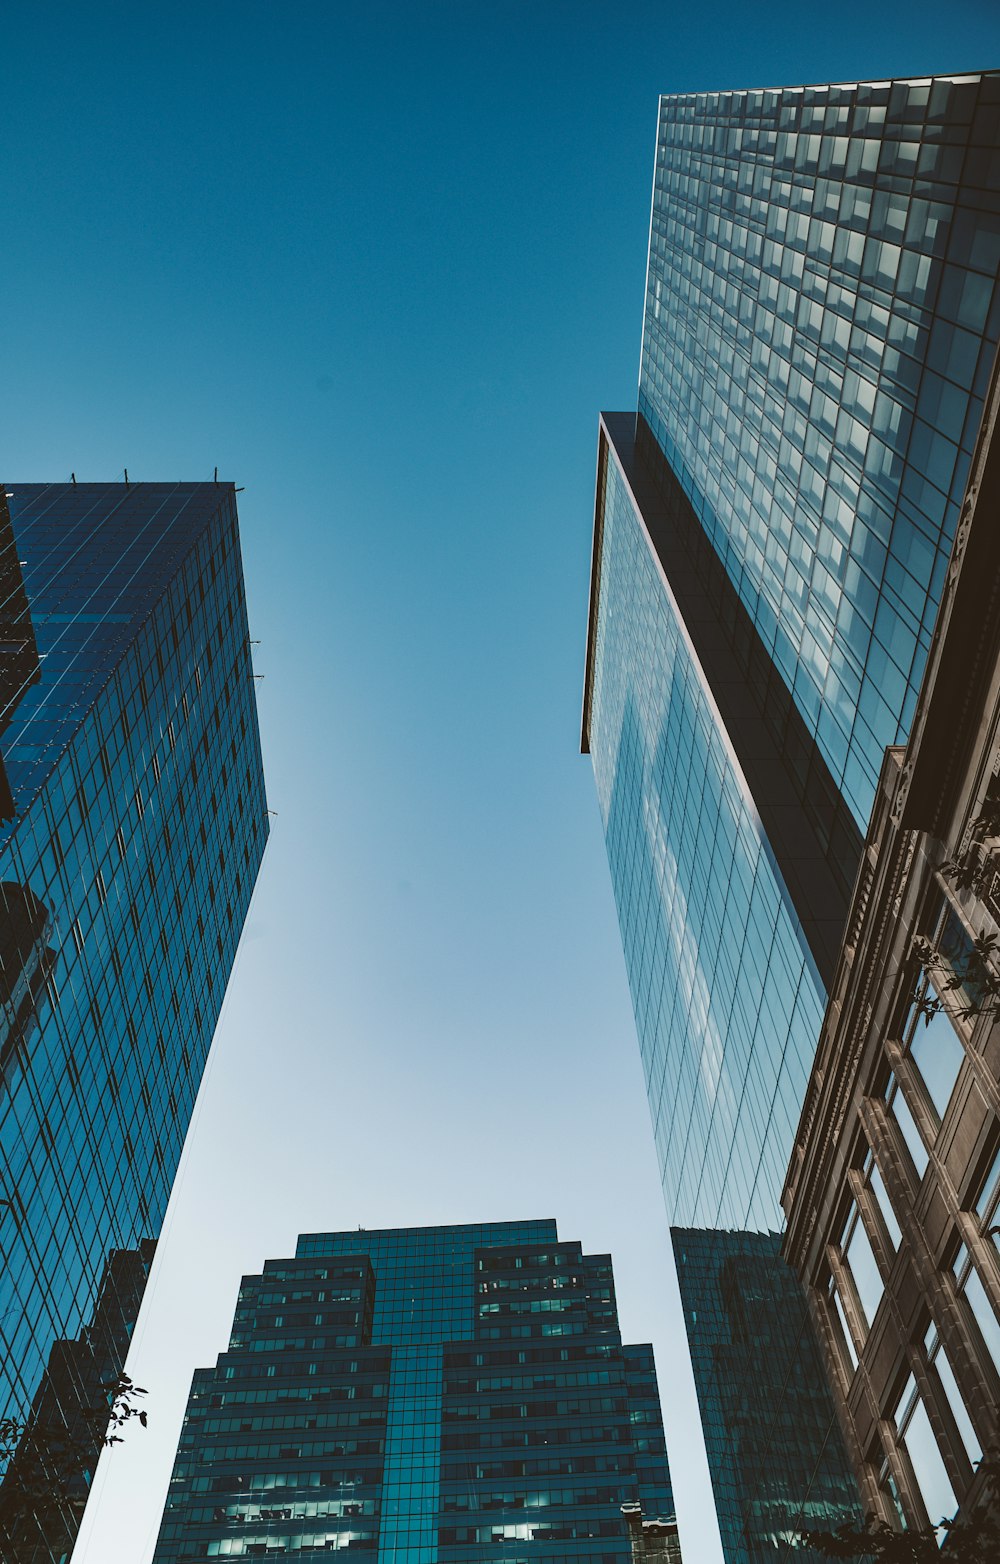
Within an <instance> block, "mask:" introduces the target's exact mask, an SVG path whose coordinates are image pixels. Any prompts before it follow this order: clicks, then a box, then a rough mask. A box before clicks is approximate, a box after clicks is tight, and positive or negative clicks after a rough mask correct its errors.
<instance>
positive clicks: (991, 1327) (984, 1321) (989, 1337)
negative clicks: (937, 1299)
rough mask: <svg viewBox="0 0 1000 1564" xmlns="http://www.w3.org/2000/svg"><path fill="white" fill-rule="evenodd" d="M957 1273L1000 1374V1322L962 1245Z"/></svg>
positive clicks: (959, 1282) (955, 1268) (960, 1286)
mask: <svg viewBox="0 0 1000 1564" xmlns="http://www.w3.org/2000/svg"><path fill="white" fill-rule="evenodd" d="M952 1270H953V1271H954V1273H955V1284H956V1286H957V1287H958V1290H959V1292H960V1293H961V1294H962V1296H963V1298H964V1299H965V1301H966V1303H967V1304H968V1306H969V1309H970V1311H971V1313H972V1317H973V1319H974V1320H975V1322H976V1324H977V1325H978V1327H979V1333H980V1335H981V1336H982V1338H983V1342H984V1343H985V1346H986V1350H987V1352H988V1353H989V1355H990V1357H991V1358H992V1359H993V1364H994V1367H995V1368H996V1370H997V1372H998V1373H1000V1320H998V1319H997V1314H996V1310H995V1309H994V1307H993V1305H992V1303H991V1302H990V1300H989V1296H988V1294H987V1292H986V1288H985V1287H984V1286H983V1284H982V1281H981V1280H980V1277H979V1272H978V1271H977V1270H976V1268H975V1266H974V1265H973V1263H972V1259H971V1256H970V1255H969V1251H968V1249H966V1247H965V1245H964V1244H962V1246H961V1248H960V1249H959V1251H958V1254H957V1255H956V1256H955V1261H954V1264H953V1266H952Z"/></svg>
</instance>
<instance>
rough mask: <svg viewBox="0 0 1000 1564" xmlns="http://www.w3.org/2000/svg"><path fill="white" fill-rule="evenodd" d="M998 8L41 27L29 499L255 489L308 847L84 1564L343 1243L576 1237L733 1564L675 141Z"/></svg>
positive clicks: (382, 13) (21, 49)
mask: <svg viewBox="0 0 1000 1564" xmlns="http://www.w3.org/2000/svg"><path fill="white" fill-rule="evenodd" d="M998 44H1000V10H998V7H997V5H996V4H995V0H949V3H948V4H947V5H942V4H941V3H940V0H934V3H933V4H931V3H926V0H906V3H899V0H876V3H874V4H873V3H872V0H842V3H840V4H839V5H837V6H836V7H829V6H811V5H807V4H803V3H802V0H794V3H791V0H766V3H764V4H761V5H757V6H747V5H746V4H742V3H741V4H736V3H732V0H721V3H718V4H715V5H695V4H691V3H688V0H686V3H683V4H682V3H680V0H665V3H660V4H652V3H649V4H641V3H631V4H630V3H628V0H621V3H619V4H617V5H608V4H607V3H606V0H577V3H572V4H571V3H567V0H536V3H533V4H528V3H507V4H494V5H487V4H484V3H472V4H469V3H464V4H446V3H424V4H419V3H416V4H415V3H412V0H408V3H403V0H398V3H394V4H390V3H384V0H383V3H378V0H376V3H371V0H370V3H368V4H363V5H359V4H349V3H347V0H326V3H322V4H321V3H315V0H314V3H309V0H300V3H295V0H281V3H279V0H273V3H269V4H261V3H259V0H236V3H228V0H199V3H198V4H188V3H185V0H172V3H170V4H164V3H157V0H150V3H147V4H143V5H140V4H135V3H134V0H131V3H128V4H121V5H112V4H105V3H102V0H94V3H93V4H90V5H86V6H81V5H79V4H77V3H74V4H72V5H71V4H68V3H66V4H46V3H45V0H32V3H30V4H29V3H26V0H9V3H8V4H7V5H6V6H5V8H4V76H3V87H2V90H0V118H2V130H3V145H4V153H3V160H2V164H0V189H2V194H3V202H2V212H3V217H4V224H3V236H2V243H0V271H2V274H3V283H4V299H5V306H6V308H5V316H4V324H5V330H4V334H3V364H2V371H0V398H2V401H3V413H2V419H0V445H2V459H3V463H4V468H3V471H4V475H5V477H6V479H7V481H8V482H12V481H14V480H15V479H20V480H21V481H26V480H29V479H31V480H36V479H43V478H53V479H65V478H68V476H69V474H70V471H71V470H75V471H76V473H77V475H78V477H81V478H92V479H97V478H113V477H115V476H116V475H119V474H120V473H121V471H122V469H123V467H127V468H128V470H129V475H130V477H132V478H137V479H142V478H149V479H163V478H185V479H191V478H204V477H209V476H210V475H211V473H212V470H213V468H214V467H215V466H216V464H217V465H218V467H219V471H220V475H222V476H224V477H226V478H233V479H234V480H235V481H236V482H237V483H239V484H243V485H245V486H246V488H245V492H244V493H243V494H242V495H241V496H240V514H241V521H242V537H243V553H244V561H245V567H246V573H247V583H248V594H249V603H250V613H251V623H252V634H253V635H255V636H259V637H260V638H261V645H260V647H259V649H258V652H257V666H258V669H259V671H260V672H261V673H263V674H264V675H265V678H264V680H263V681H262V682H261V684H260V685H259V690H260V713H261V727H262V733H263V741H264V758H265V768H266V772H267V778H268V784H269V791H270V801H271V804H272V806H273V808H274V809H275V810H276V811H277V817H276V819H275V820H274V821H273V826H274V831H273V837H272V840H271V843H270V846H269V848H268V851H267V854H266V857H265V861H264V866H263V870H262V874H261V878H260V882H259V886H258V891H257V896H256V900H255V902H254V905H253V908H252V910H251V914H250V919H249V923H248V927H247V930H246V934H245V936H244V942H243V946H242V951H241V956H240V958H239V961H238V964H237V968H236V972H235V975H234V979H233V982H232V985H231V988H230V995H229V999H228V1001H227V1009H226V1012H225V1015H224V1019H223V1023H222V1026H221V1028H220V1031H219V1033H218V1035H217V1038H216V1043H215V1047H214V1051H213V1057H212V1060H211V1063H210V1066H209V1073H208V1075H207V1077H206V1080H205V1084H204V1087H203V1090H202V1094H201V1097H200V1100H199V1105H198V1110H197V1114H196V1119H195V1123H194V1126H193V1130H192V1134H191V1136H190V1138H189V1142H188V1147H187V1151H186V1154H185V1161H184V1164H183V1167H182V1173H181V1176H180V1180H179V1183H178V1186H177V1188H176V1190H175V1196H174V1200H173V1203H172V1206H171V1210H170V1213H169V1216H168V1221H167V1226H166V1230H165V1235H164V1239H163V1242H162V1245H161V1252H160V1256H159V1258H158V1261H157V1266H156V1270H155V1273H154V1281H153V1284H152V1286H151V1292H150V1295H149V1297H148V1300H147V1306H146V1308H145V1311H144V1315H143V1318H142V1320H141V1322H140V1326H139V1329H138V1332H137V1337H136V1342H135V1348H134V1353H133V1357H132V1360H131V1364H130V1367H131V1370H132V1372H133V1374H134V1375H135V1377H136V1378H138V1379H139V1381H140V1383H142V1384H144V1385H146V1386H147V1387H148V1388H149V1411H150V1424H151V1426H150V1428H149V1430H148V1432H146V1433H145V1434H143V1432H142V1431H141V1430H139V1431H137V1432H136V1433H135V1434H132V1433H130V1434H129V1438H128V1440H127V1442H126V1444H125V1445H123V1446H121V1447H119V1448H117V1449H116V1450H115V1451H114V1453H113V1454H112V1455H111V1457H110V1459H105V1461H104V1463H103V1464H102V1469H101V1472H100V1474H99V1477H98V1484H97V1495H96V1502H95V1503H94V1504H92V1505H91V1507H90V1510H89V1511H88V1514H87V1517H86V1520H85V1522H84V1532H83V1536H82V1540H81V1543H80V1546H79V1548H78V1550H77V1553H76V1555H75V1564H148V1560H149V1559H150V1557H151V1552H152V1546H153V1541H154V1538H155V1535H156V1531H157V1528H158V1525H159V1519H160V1513H161V1507H162V1502H163V1496H164V1491H165V1487H166V1482H167V1477H168V1475H169V1470H170V1465H171V1462H172V1457H173V1450H174V1447H175V1443H176V1438H177V1432H178V1428H179V1424H180V1418H181V1414H182V1410H183V1406H184V1402H185V1400H186V1396H187V1390H188V1385H189V1381H190V1375H191V1371H192V1369H193V1368H194V1367H195V1366H196V1365H199V1364H204V1363H211V1362H212V1361H213V1360H214V1357H215V1354H216V1353H217V1352H218V1351H221V1350H222V1349H223V1348H224V1347H225V1344H226V1339H227V1334H228V1328H229V1324H230V1321H231V1318H232V1311H233V1306H234V1302H235V1297H236V1292H237V1288H238V1284H239V1277H240V1274H241V1273H242V1272H244V1271H255V1270H257V1269H258V1268H259V1267H260V1265H261V1263H262V1262H263V1260H264V1259H265V1258H266V1257H268V1256H280V1255H287V1254H290V1253H291V1252H292V1250H293V1247H294V1243H295V1237H296V1234H297V1233H298V1232H299V1231H300V1230H309V1229H319V1228H328V1229H329V1228H338V1227H353V1226H356V1225H357V1224H358V1223H362V1224H363V1225H365V1226H367V1227H375V1226H394V1225H409V1224H416V1223H424V1222H426V1223H438V1222H452V1221H470V1220H492V1219H498V1218H508V1217H534V1216H547V1215H553V1216H555V1217H557V1218H558V1220H559V1223H560V1228H561V1231H562V1234H563V1236H565V1237H568V1238H580V1239H581V1240H582V1241H583V1243H584V1244H585V1245H586V1246H587V1247H588V1248H589V1249H591V1250H598V1251H604V1250H610V1251H611V1252H612V1254H613V1255H614V1258H615V1269H616V1276H617V1281H618V1294H619V1305H620V1309H621V1318H622V1327H623V1330H624V1332H625V1334H626V1337H627V1338H628V1339H631V1340H650V1339H651V1340H652V1341H653V1342H654V1344H655V1346H656V1349H657V1357H658V1361H659V1365H660V1388H661V1394H662V1398H663V1403H664V1412H665V1416H666V1423H667V1433H668V1442H669V1449H670V1458H671V1465H672V1468H673V1473H674V1480H675V1487H676V1491H677V1504H678V1511H679V1515H680V1520H681V1527H682V1538H683V1542H684V1546H685V1558H686V1561H687V1564H717V1561H718V1559H719V1552H718V1540H717V1535H716V1534H715V1533H714V1528H713V1525H712V1522H711V1519H710V1509H711V1506H710V1503H709V1502H707V1500H706V1486H705V1485H706V1480H707V1479H706V1474H705V1467H704V1455H703V1451H702V1450H701V1448H700V1441H699V1438H698V1437H697V1436H696V1434H695V1431H694V1430H695V1429H696V1416H695V1412H694V1403H693V1392H692V1389H691V1385H690V1381H689V1378H688V1371H687V1369H686V1367H685V1353H684V1351H683V1346H682V1342H681V1336H680V1333H681V1330H682V1327H681V1324H680V1318H679V1305H678V1303H677V1300H676V1297H675V1292H674V1283H673V1281H672V1278H671V1276H670V1274H669V1270H668V1263H667V1248H668V1239H667V1229H666V1221H665V1217H664V1214H663V1205H662V1198H661V1195H660V1191H659V1184H658V1176H657V1171H656V1166H655V1160H654V1153H653V1147H652V1137H651V1134H650V1130H649V1123H648V1115H647V1109H646V1103H645V1096H644V1092H643V1087H642V1079H641V1069H640V1064H639V1057H638V1049H637V1046H636V1042H635V1035H634V1029H633V1024H632V1018H631V1011H630V1007H629V1001H628V994H627V989H626V984H625V976H624V967H623V962H622V957H621V953H620V946H619V940H618V934H617V926H616V922H615V916H614V908H613V904H612V898H611V889H610V880H609V875H608V871H607V867H606V863H605V858H604V847H603V842H602V838H601V831H600V824H599V818H598V811H597V804H596V799H595V796H594V789H593V782H592V777H591V774H590V768H589V763H588V762H587V761H586V760H584V759H582V758H581V757H580V756H579V753H578V748H579V714H580V702H581V685H582V674H583V651H584V636H585V627H586V613H587V581H588V570H589V553H590V533H591V524H592V516H593V485H594V463H595V452H596V433H597V412H598V409H599V408H600V407H602V406H603V407H611V408H618V407H630V406H634V401H635V386H636V379H637V373H638V358H639V339H640V329H641V317H642V293H643V278H644V272H645V251H646V241H647V231H648V220H649V194H650V181H651V175H652V158H653V144H654V136H655V124H656V107H657V94H658V93H659V92H664V91H678V90H690V89H705V88H714V87H726V86H730V87H741V86H744V87H745V86H768V85H779V84H782V83H796V82H801V81H830V80H849V79H852V78H855V77H858V76H885V75H890V74H900V75H904V74H919V73H927V72H930V71H933V70H941V71H949V70H951V71H954V70H963V69H966V70H968V69H975V68H979V67H983V66H991V65H997V64H1000V48H998Z"/></svg>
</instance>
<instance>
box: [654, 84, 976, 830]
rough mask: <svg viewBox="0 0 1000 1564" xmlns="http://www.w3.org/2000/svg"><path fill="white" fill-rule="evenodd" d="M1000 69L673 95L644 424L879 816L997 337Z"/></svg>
mask: <svg viewBox="0 0 1000 1564" xmlns="http://www.w3.org/2000/svg"><path fill="white" fill-rule="evenodd" d="M998 116H1000V73H996V72H994V73H989V74H986V75H983V76H978V75H974V76H966V77H955V78H951V77H949V78H937V79H934V80H931V79H924V80H919V81H897V82H874V83H861V84H860V85H846V86H831V87H809V88H786V89H784V90H775V91H768V92H731V93H706V94H699V95H697V96H694V95H690V96H681V97H665V98H662V99H661V101H660V119H659V135H658V140H657V156H656V174H655V184H654V193H653V217H652V228H651V234H650V251H649V280H648V291H647V297H646V314H645V329H644V336H643V351H642V373H641V384H640V393H639V410H640V412H642V413H643V414H644V416H645V417H646V419H647V420H648V422H649V424H650V426H651V427H652V429H653V431H654V433H655V435H656V437H657V439H658V440H659V442H660V444H661V446H662V449H663V451H664V454H665V455H666V457H667V459H668V461H669V462H670V464H671V466H672V467H673V469H674V471H675V472H676V473H677V475H678V476H679V477H680V479H681V482H682V484H683V486H684V488H685V489H686V491H687V493H688V494H689V495H690V497H691V499H692V502H693V503H694V505H695V508H696V510H697V513H698V515H699V517H700V519H701V522H702V525H703V526H704V528H705V531H706V533H707V534H708V536H709V538H710V539H711V541H712V543H713V545H714V546H715V549H716V551H717V553H718V555H719V557H720V559H722V561H723V562H724V564H725V566H726V569H727V570H728V572H729V574H730V576H731V578H732V580H733V582H734V584H735V586H736V587H737V589H738V591H739V593H740V596H741V598H742V599H743V601H744V602H745V603H746V605H747V607H748V609H749V611H750V613H751V615H752V617H753V620H754V624H755V625H756V627H757V631H758V633H759V635H760V637H761V640H762V641H763V642H764V644H765V646H766V647H767V649H768V651H769V653H770V655H771V657H772V658H773V660H774V663H775V665H776V666H777V667H778V668H779V669H780V671H781V673H782V675H783V677H784V679H785V680H786V682H787V684H788V686H789V688H790V689H791V690H792V692H793V694H794V697H795V700H796V703H797V704H798V706H799V708H800V710H801V711H802V713H803V716H804V717H805V719H806V721H807V723H808V725H809V727H810V729H811V731H812V732H813V733H814V734H815V737H816V742H817V744H818V746H819V748H820V751H821V752H822V754H823V755H824V757H825V759H826V760H827V762H828V764H829V766H830V769H831V771H832V772H833V774H834V777H835V779H836V780H837V782H838V783H839V785H840V787H841V788H842V791H843V793H844V795H845V797H846V798H847V799H848V800H849V801H850V804H851V806H852V808H853V809H854V811H855V814H856V818H857V821H858V824H859V825H860V826H861V827H862V828H864V827H865V825H866V824H867V821H868V817H869V815H870V813H871V807H872V802H873V799H874V796H875V786H876V782H877V780H878V774H879V770H880V768H881V764H882V754H883V751H884V749H885V747H886V745H887V744H897V743H900V742H903V741H904V740H905V738H906V734H907V731H908V729H909V724H910V721H911V718H912V715H913V708H914V704H915V702H916V695H917V689H918V687H919V684H920V679H921V675H922V673H923V669H924V665H925V663H926V659H927V650H928V647H929V645H930V636H931V632H932V630H933V626H934V617H935V614H936V612H937V604H938V601H939V599H940V593H941V585H942V581H943V578H944V571H945V566H946V562H947V557H948V551H949V549H950V546H951V542H952V539H953V538H954V535H955V526H956V522H957V518H958V511H959V507H960V505H961V502H962V494H963V490H964V486H965V479H966V476H967V474H968V469H969V462H970V459H971V453H972V448H973V444H974V442H975V438H976V434H977V431H978V427H979V421H980V417H981V414H982V407H983V398H984V396H985V393H986V386H987V382H988V380H989V374H990V370H991V368H992V363H993V356H994V351H995V348H996V343H997V339H998V336H1000V298H998V294H997V286H996V280H997V273H998V271H1000V150H998V148H1000V118H998Z"/></svg>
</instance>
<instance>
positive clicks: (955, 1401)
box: [934, 1347, 983, 1466]
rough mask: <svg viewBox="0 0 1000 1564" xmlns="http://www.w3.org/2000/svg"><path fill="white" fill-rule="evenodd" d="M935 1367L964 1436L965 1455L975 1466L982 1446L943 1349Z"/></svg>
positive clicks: (935, 1359)
mask: <svg viewBox="0 0 1000 1564" xmlns="http://www.w3.org/2000/svg"><path fill="white" fill-rule="evenodd" d="M934 1367H935V1368H936V1369H937V1371H938V1378H939V1379H940V1381H941V1386H942V1388H943V1390H944V1393H945V1395H946V1396H947V1398H948V1405H949V1406H950V1407H951V1410H952V1414H953V1416H954V1418H955V1422H956V1423H957V1424H958V1431H959V1433H960V1434H961V1436H962V1443H963V1444H964V1445H965V1453H966V1455H967V1456H968V1457H969V1460H970V1461H971V1462H972V1464H973V1466H975V1464H976V1462H977V1461H978V1460H980V1459H981V1458H982V1454H983V1450H982V1446H981V1445H980V1443H979V1440H978V1439H977V1438H976V1430H975V1429H974V1428H973V1426H972V1419H971V1418H970V1417H969V1414H968V1412H967V1411H966V1408H965V1402H964V1401H963V1400H962V1393H961V1391H960V1390H959V1388H958V1381H957V1379H956V1378H955V1376H954V1374H953V1373H952V1368H951V1364H950V1363H949V1362H948V1358H947V1354H946V1353H945V1350H944V1348H943V1347H939V1348H938V1351H937V1355H936V1356H935V1358H934Z"/></svg>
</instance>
